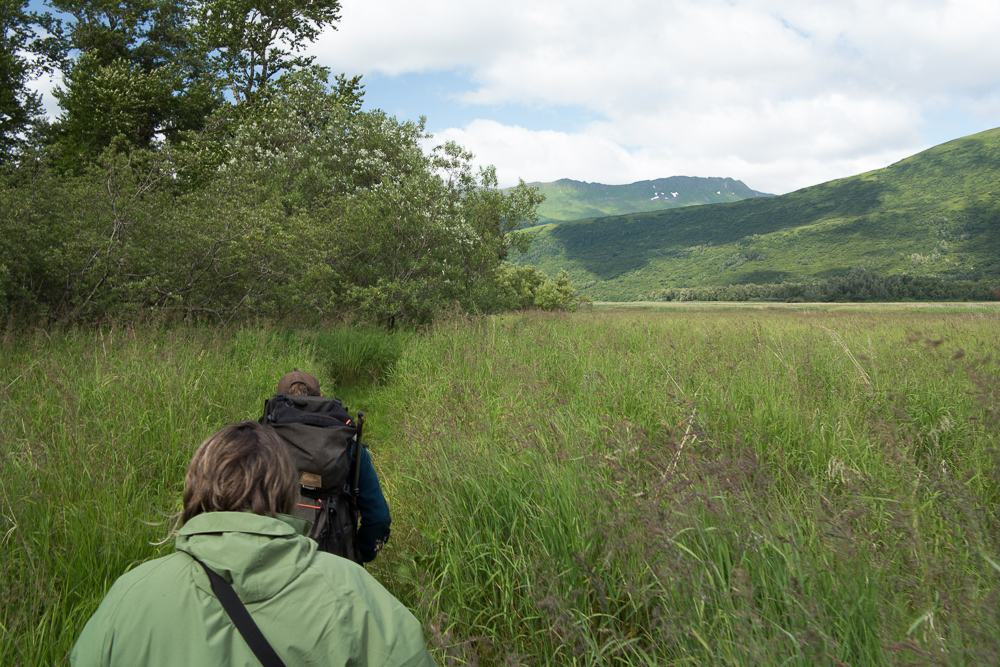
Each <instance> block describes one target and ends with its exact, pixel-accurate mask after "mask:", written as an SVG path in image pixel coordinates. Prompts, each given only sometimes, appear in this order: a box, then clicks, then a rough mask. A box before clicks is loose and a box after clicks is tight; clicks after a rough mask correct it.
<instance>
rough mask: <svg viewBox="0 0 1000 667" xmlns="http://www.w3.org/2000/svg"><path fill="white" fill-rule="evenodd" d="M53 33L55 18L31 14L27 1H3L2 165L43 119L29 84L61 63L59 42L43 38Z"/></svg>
mask: <svg viewBox="0 0 1000 667" xmlns="http://www.w3.org/2000/svg"><path fill="white" fill-rule="evenodd" d="M51 29H52V20H51V17H50V16H49V15H48V14H46V13H38V12H32V11H28V1H27V0H0V162H6V161H9V160H10V159H11V158H12V157H13V155H14V154H15V153H16V151H17V149H18V147H19V146H20V145H21V144H22V143H23V141H22V137H23V133H24V132H25V131H26V130H27V128H28V126H29V124H30V123H31V122H32V121H33V120H34V119H35V118H37V117H38V116H39V115H41V111H42V103H41V99H40V98H39V95H38V94H37V93H35V92H33V91H31V90H30V89H29V88H28V83H29V81H30V80H31V79H32V78H33V77H34V76H36V75H37V74H39V73H41V72H43V71H49V70H51V68H52V67H53V65H54V63H55V61H56V60H57V59H58V48H57V46H58V45H57V43H56V41H55V40H54V39H53V38H52V37H51V36H41V35H40V34H39V31H42V32H44V31H46V30H51Z"/></svg>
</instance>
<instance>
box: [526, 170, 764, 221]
mask: <svg viewBox="0 0 1000 667" xmlns="http://www.w3.org/2000/svg"><path fill="white" fill-rule="evenodd" d="M531 185H533V186H535V187H537V188H538V190H539V192H541V193H542V194H544V195H545V202H544V203H543V204H542V205H541V206H540V207H539V208H538V215H539V219H540V220H541V221H542V222H549V221H553V220H579V219H581V218H597V217H601V216H605V215H624V214H628V213H643V212H649V211H662V210H664V209H671V208H681V207H683V206H697V205H699V204H719V203H723V202H734V201H740V200H742V199H751V198H753V197H762V196H763V197H767V196H770V195H765V194H763V193H761V192H757V191H755V190H751V189H750V188H748V187H747V186H746V185H744V184H743V182H742V181H736V180H733V179H731V178H696V177H691V176H672V177H670V178H658V179H656V180H653V181H639V182H638V183H631V184H629V185H605V184H603V183H585V182H582V181H573V180H570V179H568V178H564V179H562V180H559V181H555V182H552V183H532V184H531Z"/></svg>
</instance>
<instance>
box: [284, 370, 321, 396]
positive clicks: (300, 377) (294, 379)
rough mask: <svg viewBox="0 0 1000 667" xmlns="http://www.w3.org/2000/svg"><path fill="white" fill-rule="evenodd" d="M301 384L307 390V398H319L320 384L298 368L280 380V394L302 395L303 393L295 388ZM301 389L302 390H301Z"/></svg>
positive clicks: (305, 393)
mask: <svg viewBox="0 0 1000 667" xmlns="http://www.w3.org/2000/svg"><path fill="white" fill-rule="evenodd" d="M297 384H300V385H302V388H304V389H305V392H304V395H305V396H319V395H320V393H319V382H317V381H316V378H314V377H313V376H312V375H309V373H304V372H302V371H300V370H299V369H298V368H293V369H292V372H291V373H289V374H288V375H286V376H285V377H283V378H281V379H280V380H278V393H279V394H302V393H303V392H302V391H295V390H294V389H293V387H295V385H297ZM300 389H301V388H300Z"/></svg>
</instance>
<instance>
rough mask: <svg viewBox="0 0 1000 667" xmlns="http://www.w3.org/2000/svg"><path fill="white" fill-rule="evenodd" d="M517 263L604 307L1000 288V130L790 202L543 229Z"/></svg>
mask: <svg viewBox="0 0 1000 667" xmlns="http://www.w3.org/2000/svg"><path fill="white" fill-rule="evenodd" d="M533 233H535V234H536V238H535V240H534V242H533V244H532V246H531V248H530V249H529V251H528V252H527V253H526V254H525V255H523V256H519V257H517V258H513V259H514V260H515V261H516V262H518V263H521V264H534V265H536V266H538V267H539V268H541V269H542V270H544V271H545V272H547V273H548V274H549V275H554V274H556V273H558V272H559V270H561V269H566V270H567V271H568V272H569V274H570V277H571V279H572V280H573V281H574V283H575V285H576V287H577V288H578V289H580V290H581V292H582V293H583V294H585V295H587V296H589V297H590V298H592V299H595V300H602V301H603V300H608V301H631V300H638V299H641V298H645V297H648V295H649V294H650V293H652V292H655V291H656V290H663V289H665V288H671V287H699V286H716V285H740V284H748V283H754V284H768V283H780V282H809V281H815V280H819V279H823V278H831V277H835V276H843V275H845V274H848V272H851V271H852V270H855V269H858V268H859V267H860V268H863V269H864V270H866V271H869V272H871V273H874V274H878V275H893V274H908V275H910V276H939V277H941V278H944V279H948V280H951V279H961V280H997V279H1000V128H998V129H995V130H989V131H987V132H982V133H980V134H976V135H973V136H969V137H965V138H962V139H957V140H955V141H950V142H948V143H945V144H941V145H940V146H936V147H934V148H931V149H929V150H926V151H924V152H922V153H919V154H917V155H914V156H912V157H910V158H907V159H905V160H902V161H900V162H897V163H895V164H893V165H891V166H889V167H886V168H884V169H879V170H876V171H871V172H868V173H865V174H861V175H858V176H853V177H850V178H844V179H840V180H836V181H830V182H829V183H823V184H821V185H816V186H813V187H809V188H805V189H802V190H798V191H796V192H792V193H790V194H787V195H782V196H780V197H758V198H754V199H748V200H744V201H738V202H735V203H729V204H713V205H710V206H693V207H687V208H680V209H673V210H665V211H658V212H651V213H637V214H633V215H617V216H609V217H602V218H590V219H584V220H576V221H572V222H560V223H551V224H547V225H543V226H541V227H539V228H537V229H536V230H533Z"/></svg>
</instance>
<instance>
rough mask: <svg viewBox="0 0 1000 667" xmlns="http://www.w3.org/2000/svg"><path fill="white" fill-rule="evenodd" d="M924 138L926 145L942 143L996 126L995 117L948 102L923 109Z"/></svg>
mask: <svg viewBox="0 0 1000 667" xmlns="http://www.w3.org/2000/svg"><path fill="white" fill-rule="evenodd" d="M923 120H924V128H923V129H924V131H923V135H924V140H925V141H926V143H927V145H928V146H936V145H938V144H943V143H945V142H947V141H951V140H952V139H957V138H959V137H967V136H969V135H972V134H979V133H980V132H985V131H986V130H991V129H993V128H994V127H996V118H992V117H987V116H986V115H984V114H978V113H975V112H974V111H970V110H969V109H967V108H961V107H958V106H957V105H953V104H949V105H948V106H946V107H944V108H940V109H928V110H926V111H924V114H923Z"/></svg>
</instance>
